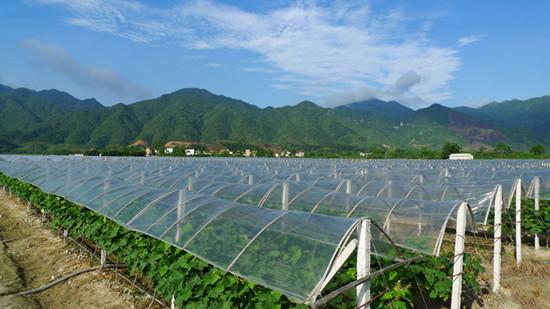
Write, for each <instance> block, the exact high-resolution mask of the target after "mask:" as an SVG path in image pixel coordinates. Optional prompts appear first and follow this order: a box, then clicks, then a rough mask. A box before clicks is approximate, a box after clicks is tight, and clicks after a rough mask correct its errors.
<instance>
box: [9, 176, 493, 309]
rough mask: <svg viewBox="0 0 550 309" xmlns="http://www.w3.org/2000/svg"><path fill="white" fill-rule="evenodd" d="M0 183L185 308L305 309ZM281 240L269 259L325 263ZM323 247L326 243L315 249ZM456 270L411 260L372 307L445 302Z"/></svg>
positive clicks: (36, 192) (469, 264)
mask: <svg viewBox="0 0 550 309" xmlns="http://www.w3.org/2000/svg"><path fill="white" fill-rule="evenodd" d="M0 185H1V186H4V187H6V188H7V189H9V190H10V191H11V192H12V193H14V194H15V195H16V196H18V197H20V198H22V199H25V200H27V201H30V202H31V203H32V204H33V205H34V206H36V207H38V208H40V209H41V210H42V211H43V212H44V214H45V215H46V216H47V217H48V218H49V219H50V227H51V228H52V230H54V231H57V232H60V231H62V230H67V231H69V235H70V236H71V237H73V238H77V239H85V240H88V241H91V242H93V243H95V244H96V245H98V246H100V247H101V248H103V249H105V250H106V251H107V252H108V254H109V255H110V256H111V257H116V260H117V261H118V262H121V263H124V264H126V265H128V269H129V271H130V272H131V273H133V274H138V275H140V276H141V277H142V278H145V281H148V282H150V284H151V286H152V288H154V289H155V290H156V293H157V295H160V296H162V297H164V298H165V299H170V298H171V297H172V295H175V298H176V304H178V305H184V306H185V308H306V305H303V304H299V303H296V302H294V301H293V300H292V299H290V298H288V297H286V296H284V295H282V294H281V293H279V292H277V291H273V290H270V289H267V288H265V287H262V286H260V285H258V284H255V283H253V282H251V281H248V280H245V279H242V278H239V277H237V276H234V275H232V274H229V273H226V272H224V271H223V270H220V269H219V268H216V267H214V266H211V265H209V264H208V263H206V262H204V261H202V260H201V259H199V258H197V257H195V256H193V255H191V254H189V253H186V252H185V251H183V250H181V249H178V248H176V247H174V246H171V245H169V244H167V243H165V242H163V241H161V240H158V239H156V238H153V237H150V236H147V235H144V234H141V233H138V232H134V231H131V230H128V229H126V228H125V227H123V226H121V225H119V224H117V223H116V222H113V221H111V220H109V219H108V218H106V217H104V216H102V215H99V214H97V213H95V212H93V211H91V210H88V209H86V208H84V207H81V206H79V205H76V204H74V203H72V202H70V201H68V200H66V199H64V198H62V197H58V196H54V195H50V194H47V193H44V192H43V191H41V190H40V189H39V188H37V187H35V186H32V185H30V184H27V183H24V182H21V181H19V180H17V179H13V178H10V177H7V176H5V175H4V174H2V173H0ZM220 241H223V240H220ZM278 241H279V242H281V243H279V244H277V245H276V244H273V249H272V251H271V252H269V253H268V254H266V255H265V256H263V258H265V259H277V254H278V253H277V250H280V248H287V250H291V251H292V252H293V254H291V255H290V257H288V258H289V259H291V260H290V261H287V262H288V263H301V265H302V267H303V268H304V269H315V268H316V267H321V266H320V265H319V264H317V263H318V262H319V261H318V260H316V259H315V258H311V256H310V257H308V256H307V254H308V253H307V252H301V251H300V249H299V248H298V247H296V246H292V241H293V240H292V237H291V236H290V235H289V236H288V237H286V238H284V239H279V240H278ZM251 249H253V248H251ZM320 249H322V248H315V250H320ZM402 251H403V254H404V255H405V257H411V256H413V255H415V253H413V252H411V251H407V250H404V249H403V250H402ZM205 254H207V253H205ZM394 255H395V252H394ZM243 258H244V257H243ZM252 262H253V261H252ZM391 263H392V261H391V260H390V259H384V258H373V259H372V268H373V269H376V268H379V267H384V266H387V265H389V264H391ZM245 264H249V265H254V264H253V263H252V264H251V263H245ZM355 265H356V262H355V258H354V257H352V258H350V259H349V260H348V261H347V262H346V264H345V265H344V267H342V268H341V269H340V271H339V272H338V273H337V274H336V276H335V278H334V279H333V280H332V281H331V282H330V284H329V285H328V286H327V288H326V291H331V290H334V289H336V288H338V287H340V286H342V285H344V284H346V283H349V282H351V281H353V280H355V279H356V272H355V269H356V267H355ZM235 266H238V264H237V265H235ZM464 267H465V268H464V278H463V280H464V282H463V283H464V286H465V289H469V290H473V291H479V284H478V282H477V275H478V274H479V272H481V271H482V266H481V264H480V261H479V259H478V258H476V257H474V256H470V255H468V254H466V256H465V266H464ZM451 276H452V253H451V252H444V253H443V254H442V256H441V257H433V256H425V257H424V258H423V259H421V260H420V261H417V262H415V263H412V264H411V265H409V266H406V267H401V268H398V269H395V270H392V271H390V272H388V273H385V274H384V276H381V277H376V278H374V279H373V280H371V293H372V295H381V297H378V298H377V299H376V300H375V301H374V302H373V304H372V307H373V308H391V307H393V308H411V307H412V306H413V298H414V296H415V295H417V294H418V293H419V292H420V291H423V292H424V291H427V293H428V295H429V297H430V298H432V299H436V300H440V301H442V302H445V301H447V300H448V298H449V296H450V287H451V284H452V281H451ZM300 280H304V281H307V280H314V278H308V277H307V276H305V278H296V282H295V283H293V284H295V285H296V286H300V284H301V282H300ZM354 293H355V292H354V290H352V291H349V292H348V293H345V294H343V295H341V296H339V297H338V298H336V299H334V300H333V301H331V302H330V303H329V304H328V307H330V308H353V307H354V306H355V305H356V304H355V296H354Z"/></svg>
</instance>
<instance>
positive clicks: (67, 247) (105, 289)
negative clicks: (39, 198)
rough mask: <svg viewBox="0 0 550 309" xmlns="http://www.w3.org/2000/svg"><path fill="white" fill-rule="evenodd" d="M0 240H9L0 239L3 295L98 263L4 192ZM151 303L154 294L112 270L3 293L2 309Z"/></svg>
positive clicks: (0, 202)
mask: <svg viewBox="0 0 550 309" xmlns="http://www.w3.org/2000/svg"><path fill="white" fill-rule="evenodd" d="M0 240H3V241H6V240H7V242H5V243H0V294H5V293H6V292H11V293H13V292H15V291H21V290H26V289H30V288H35V287H39V286H41V285H43V284H46V283H48V282H49V281H51V280H53V279H58V278H60V277H63V276H65V275H68V274H70V273H72V272H74V271H77V270H81V269H85V268H89V267H92V266H96V265H97V264H98V263H97V262H96V261H93V260H92V258H91V257H89V256H88V255H87V254H86V253H84V252H82V250H81V249H79V248H78V247H76V246H75V245H74V244H71V243H69V242H67V241H65V240H63V239H62V238H60V237H58V236H56V235H55V234H53V233H52V232H51V231H50V230H49V229H48V227H47V226H46V225H45V224H44V223H42V222H41V220H40V219H39V218H38V217H37V216H36V215H34V214H32V213H31V212H30V211H29V210H27V207H26V206H24V205H22V204H21V203H17V202H16V201H15V200H14V199H9V198H8V197H7V196H6V194H5V193H4V192H3V191H1V190H0ZM150 304H151V299H150V298H149V297H146V296H144V295H142V294H139V293H137V292H133V291H132V289H131V287H130V286H129V284H126V282H125V281H122V279H120V278H118V277H117V276H116V275H114V274H113V273H112V272H109V271H96V272H90V273H86V274H83V275H80V276H77V277H75V278H72V279H71V280H68V281H66V282H64V283H61V284H59V285H57V286H55V287H53V288H50V289H48V290H46V291H43V292H41V293H38V294H34V295H33V296H31V297H13V296H3V297H2V296H0V307H1V308H137V309H139V308H149V305H150ZM150 308H158V307H157V305H156V304H153V305H152V306H150Z"/></svg>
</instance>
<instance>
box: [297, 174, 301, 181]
mask: <svg viewBox="0 0 550 309" xmlns="http://www.w3.org/2000/svg"><path fill="white" fill-rule="evenodd" d="M300 180H301V179H300V174H296V182H300Z"/></svg>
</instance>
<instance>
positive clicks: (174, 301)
mask: <svg viewBox="0 0 550 309" xmlns="http://www.w3.org/2000/svg"><path fill="white" fill-rule="evenodd" d="M170 309H176V296H174V295H172V300H171V301H170Z"/></svg>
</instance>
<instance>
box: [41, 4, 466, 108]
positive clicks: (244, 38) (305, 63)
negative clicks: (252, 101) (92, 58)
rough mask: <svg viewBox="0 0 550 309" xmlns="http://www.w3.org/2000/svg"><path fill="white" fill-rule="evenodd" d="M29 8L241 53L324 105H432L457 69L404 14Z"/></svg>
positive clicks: (349, 9)
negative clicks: (346, 99)
mask: <svg viewBox="0 0 550 309" xmlns="http://www.w3.org/2000/svg"><path fill="white" fill-rule="evenodd" d="M39 3H42V4H57V5H63V6H64V7H65V8H67V9H68V10H69V11H70V12H71V16H70V17H69V18H67V20H66V21H67V22H68V23H69V24H71V25H75V26H79V27H84V28H87V29H90V30H92V31H98V32H108V33H112V34H114V35H117V36H121V37H124V38H127V39H130V40H133V41H137V42H152V41H166V42H176V43H177V44H180V45H181V46H183V47H185V48H189V49H195V50H204V49H232V50H245V51H251V52H253V53H255V54H257V55H258V56H259V57H260V58H261V60H262V62H263V65H265V67H266V68H272V69H273V70H275V71H278V73H277V75H276V76H275V77H274V84H275V85H277V84H286V85H289V86H292V88H295V89H298V91H299V93H302V94H304V95H308V96H311V97H312V98H315V99H318V100H321V101H325V102H328V103H330V101H331V100H333V99H331V98H335V97H338V96H340V97H343V96H346V94H350V96H353V97H355V96H357V94H361V93H364V94H366V93H368V94H374V95H377V96H380V97H381V98H382V99H402V100H404V101H406V99H407V98H415V101H418V100H419V101H420V102H424V103H420V104H430V103H433V102H439V101H442V100H445V99H446V98H448V97H449V96H450V92H449V89H448V84H449V81H450V80H451V79H453V77H454V73H455V72H456V71H457V70H458V69H459V68H460V60H459V58H458V55H457V53H458V51H457V50H456V49H455V48H452V47H441V46H438V45H437V44H435V43H434V42H433V41H432V40H430V39H429V38H428V33H427V31H429V27H426V24H423V26H421V27H419V29H416V30H415V29H411V27H410V25H409V24H407V22H406V21H407V16H406V12H405V11H404V10H402V9H395V10H391V11H389V12H385V13H379V12H375V11H373V10H372V8H371V7H370V6H369V5H368V4H367V3H366V2H364V1H351V2H350V1H336V2H335V3H332V4H329V5H328V6H326V5H325V6H322V5H319V4H317V3H316V2H314V1H303V2H302V1H297V2H295V3H293V4H291V5H288V6H286V7H278V8H274V9H271V10H268V11H265V12H262V13H257V12H248V11H245V10H243V9H240V8H238V7H234V6H228V5H224V4H219V3H216V2H211V1H200V0H198V1H190V2H186V3H184V4H181V5H177V6H174V7H171V8H166V9H164V8H155V7H150V6H147V5H145V4H140V3H137V2H132V1H114V0H104V1H101V0H87V1H70V0H39ZM470 40H471V38H470ZM463 42H464V43H466V44H469V43H471V42H468V40H465V41H463ZM461 46H462V45H461ZM244 70H245V71H246V70H247V69H246V68H245V69H244ZM248 70H249V71H253V70H250V69H248ZM409 72H414V76H413V75H411V74H412V73H409ZM407 74H409V75H407ZM403 78H408V79H409V80H405V81H403ZM412 82H414V83H412ZM404 86H406V87H404ZM364 89H369V91H366V92H365V91H364ZM360 99H361V98H360Z"/></svg>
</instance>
